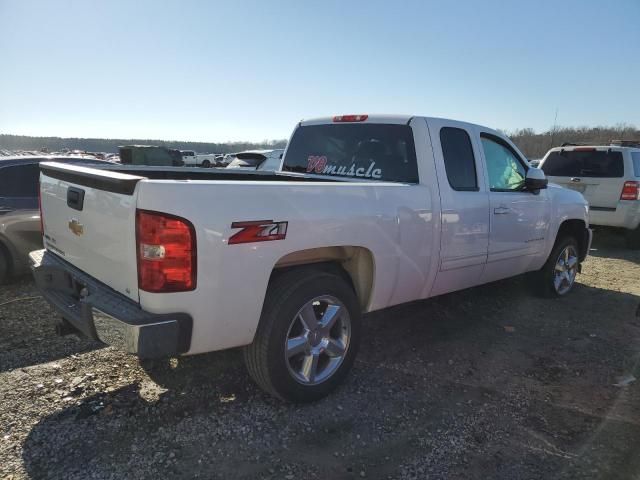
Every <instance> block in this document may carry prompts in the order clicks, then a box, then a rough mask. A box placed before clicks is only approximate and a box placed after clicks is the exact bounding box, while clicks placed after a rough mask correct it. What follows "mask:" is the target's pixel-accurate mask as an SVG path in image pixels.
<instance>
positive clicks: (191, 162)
mask: <svg viewBox="0 0 640 480" xmlns="http://www.w3.org/2000/svg"><path fill="white" fill-rule="evenodd" d="M180 153H181V154H182V161H183V162H184V165H186V166H192V167H204V168H209V167H214V166H217V164H218V161H219V160H222V157H223V155H219V154H215V153H196V152H194V151H193V150H180Z"/></svg>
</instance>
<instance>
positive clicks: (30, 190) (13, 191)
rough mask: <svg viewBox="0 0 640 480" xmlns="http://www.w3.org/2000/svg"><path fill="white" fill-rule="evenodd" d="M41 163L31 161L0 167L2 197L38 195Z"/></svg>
mask: <svg viewBox="0 0 640 480" xmlns="http://www.w3.org/2000/svg"><path fill="white" fill-rule="evenodd" d="M39 178H40V165H39V164H37V163H29V164H25V165H14V166H11V167H4V168H0V197H30V198H35V197H37V196H38V182H39Z"/></svg>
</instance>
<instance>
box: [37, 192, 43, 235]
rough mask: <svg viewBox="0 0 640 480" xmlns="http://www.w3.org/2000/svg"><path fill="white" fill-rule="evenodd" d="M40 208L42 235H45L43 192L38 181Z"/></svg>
mask: <svg viewBox="0 0 640 480" xmlns="http://www.w3.org/2000/svg"><path fill="white" fill-rule="evenodd" d="M38 210H40V235H42V236H43V237H44V217H43V216H42V192H41V191H40V184H39V183H38Z"/></svg>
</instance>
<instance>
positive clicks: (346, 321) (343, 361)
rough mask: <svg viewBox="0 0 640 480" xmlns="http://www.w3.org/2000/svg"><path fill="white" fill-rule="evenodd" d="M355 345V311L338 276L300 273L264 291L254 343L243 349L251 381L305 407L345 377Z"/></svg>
mask: <svg viewBox="0 0 640 480" xmlns="http://www.w3.org/2000/svg"><path fill="white" fill-rule="evenodd" d="M359 342H360V307H359V304H358V299H357V297H356V294H355V293H354V291H353V288H352V286H351V285H350V284H349V283H347V281H345V280H344V279H343V278H342V277H341V276H340V275H337V274H334V273H331V272H325V271H318V270H314V269H309V268H300V269H295V270H291V271H289V272H286V273H283V274H281V275H280V276H278V277H276V278H275V280H273V281H272V283H271V284H270V285H269V289H268V291H267V296H266V299H265V303H264V307H263V309H262V315H261V317H260V324H259V325H258V330H257V332H256V335H255V338H254V341H253V343H252V344H251V345H248V346H247V347H245V349H244V358H245V363H246V365H247V369H248V371H249V374H250V375H251V377H252V378H253V380H254V381H255V382H256V383H257V384H258V385H259V386H260V387H261V388H263V389H264V390H265V391H267V392H268V393H270V394H272V395H274V396H276V397H278V398H280V399H282V400H286V401H290V402H296V403H305V402H312V401H315V400H319V399H320V398H322V397H324V396H326V395H328V394H329V393H330V392H331V391H333V390H334V389H335V388H336V387H337V386H338V385H339V384H340V383H342V381H343V380H344V378H345V377H346V376H347V374H348V373H349V371H350V370H351V367H352V366H353V362H354V360H355V357H356V354H357V351H358V346H359Z"/></svg>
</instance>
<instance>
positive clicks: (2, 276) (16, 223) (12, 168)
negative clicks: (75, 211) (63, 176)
mask: <svg viewBox="0 0 640 480" xmlns="http://www.w3.org/2000/svg"><path fill="white" fill-rule="evenodd" d="M43 161H56V162H60V163H64V164H73V165H86V166H92V167H96V166H99V165H109V163H108V162H103V161H100V160H95V159H92V158H83V157H50V156H48V157H44V156H38V157H28V156H20V157H0V283H2V282H3V281H4V280H6V279H7V277H8V276H9V275H12V274H20V273H25V272H26V271H28V261H27V255H28V253H29V252H30V251H32V250H33V249H34V248H41V245H42V233H41V231H40V212H39V211H38V177H39V176H40V168H39V163H40V162H43Z"/></svg>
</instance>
